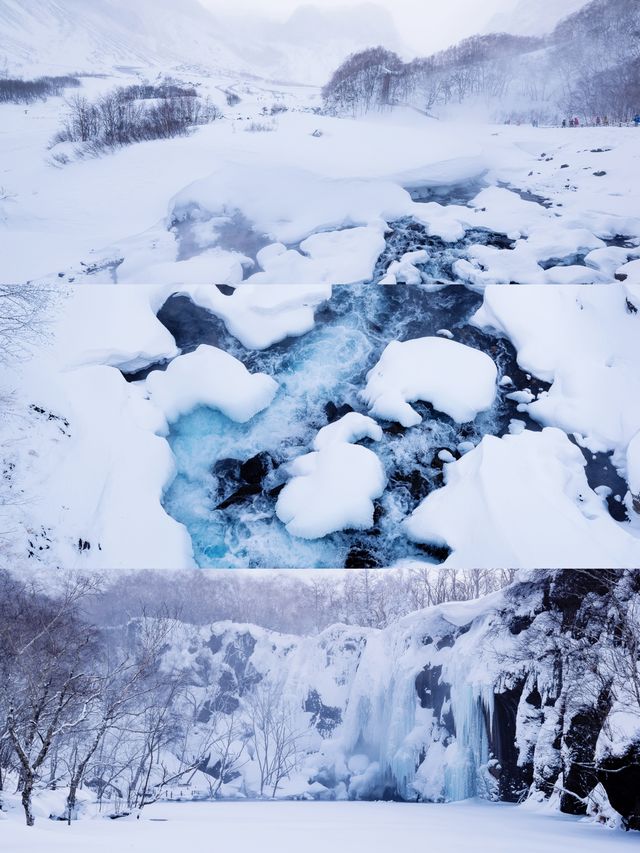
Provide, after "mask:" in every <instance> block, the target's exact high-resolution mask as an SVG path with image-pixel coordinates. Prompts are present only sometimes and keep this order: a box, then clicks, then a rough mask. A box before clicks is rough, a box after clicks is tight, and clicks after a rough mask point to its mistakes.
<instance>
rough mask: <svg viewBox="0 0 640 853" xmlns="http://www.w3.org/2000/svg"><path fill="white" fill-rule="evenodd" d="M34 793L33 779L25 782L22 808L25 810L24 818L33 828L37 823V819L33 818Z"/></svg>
mask: <svg viewBox="0 0 640 853" xmlns="http://www.w3.org/2000/svg"><path fill="white" fill-rule="evenodd" d="M32 792H33V779H32V778H30V777H29V778H27V779H25V782H24V788H23V789H22V807H23V808H24V816H25V818H26V821H27V826H33V825H34V824H35V822H36V819H35V818H34V816H33V809H32V805H31V794H32Z"/></svg>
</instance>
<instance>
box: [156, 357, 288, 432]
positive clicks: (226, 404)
mask: <svg viewBox="0 0 640 853" xmlns="http://www.w3.org/2000/svg"><path fill="white" fill-rule="evenodd" d="M146 386H147V390H148V391H149V393H150V394H151V398H152V401H153V403H154V404H155V405H156V406H157V407H158V408H159V409H161V410H162V412H163V413H164V416H165V417H166V419H167V421H169V423H173V422H174V421H177V420H178V418H179V417H181V415H185V414H187V413H188V412H190V411H192V410H193V409H195V408H197V407H198V406H209V407H211V408H214V409H219V410H220V411H221V412H222V413H223V414H224V415H226V416H227V417H228V418H231V420H234V421H237V422H238V423H246V422H247V421H250V420H251V418H252V417H253V416H254V415H257V414H258V412H261V411H262V410H263V409H266V408H267V406H269V405H270V404H271V402H272V400H273V398H274V397H275V395H276V391H277V390H278V384H277V382H275V380H273V379H272V378H271V377H270V376H267V375H266V374H264V373H256V374H251V373H249V371H248V370H247V368H246V367H245V366H244V364H242V362H240V361H238V359H237V358H234V357H233V356H231V355H229V354H228V353H226V352H223V350H220V349H218V348H217V347H210V346H207V345H202V346H200V347H198V349H197V350H196V351H195V352H192V353H189V354H188V355H181V356H179V357H178V358H176V359H174V361H172V362H171V364H170V365H169V367H168V368H167V369H166V370H165V371H161V370H155V371H154V372H153V373H151V374H150V375H149V376H148V377H147V382H146Z"/></svg>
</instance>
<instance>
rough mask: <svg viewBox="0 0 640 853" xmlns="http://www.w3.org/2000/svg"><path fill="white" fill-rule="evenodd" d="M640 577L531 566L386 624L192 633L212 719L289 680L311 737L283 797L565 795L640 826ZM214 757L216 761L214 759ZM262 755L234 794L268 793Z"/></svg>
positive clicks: (185, 638) (584, 807) (183, 639)
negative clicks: (472, 597) (469, 597)
mask: <svg viewBox="0 0 640 853" xmlns="http://www.w3.org/2000/svg"><path fill="white" fill-rule="evenodd" d="M639 617H640V573H635V572H620V571H616V572H607V571H599V572H598V571H589V572H576V571H572V572H569V571H566V572H565V571H562V572H560V571H558V572H530V573H529V574H527V575H526V576H523V577H522V578H521V580H520V581H519V582H517V583H516V584H514V585H513V586H511V587H509V588H508V589H507V590H505V591H504V592H501V593H497V594H495V595H493V596H490V597H488V598H485V599H482V600H479V601H475V602H466V603H459V604H458V603H456V604H450V605H445V606H441V607H436V608H431V609H429V610H425V611H422V612H419V613H416V614H412V615H411V616H409V617H407V618H405V619H404V620H402V621H400V622H399V623H397V624H396V625H393V626H392V627H391V628H388V629H386V630H384V631H378V630H374V629H365V628H354V627H347V626H343V625H336V626H334V627H332V628H330V629H328V630H327V631H325V632H324V633H322V634H320V635H319V636H317V637H305V638H300V637H292V636H284V635H281V634H275V633H273V632H269V631H266V630H264V629H260V628H256V627H254V626H238V625H234V624H232V623H224V624H218V625H214V626H212V627H211V628H210V629H206V630H203V629H200V628H191V627H189V626H180V628H179V631H178V638H177V639H176V640H175V641H174V643H173V644H172V646H171V648H169V649H168V650H167V652H166V655H165V663H166V665H171V666H176V664H178V665H179V667H180V668H182V670H183V672H184V673H185V675H186V676H187V678H188V679H189V680H190V682H191V684H192V686H193V693H194V695H196V696H197V697H198V700H197V701H198V724H199V725H200V726H201V727H202V726H204V727H206V726H207V725H211V724H212V721H213V720H219V719H220V718H221V717H224V716H225V715H226V716H227V717H228V716H229V715H232V714H233V715H236V717H238V718H239V719H241V720H243V721H244V722H243V724H244V725H245V726H250V725H251V724H252V721H251V705H252V702H253V701H254V700H253V698H252V697H255V695H256V694H258V693H260V691H264V689H265V686H266V685H272V686H276V687H277V695H278V700H279V701H282V702H284V703H286V706H287V708H288V709H289V713H290V714H291V719H295V728H296V731H297V732H298V733H300V735H301V740H300V741H299V743H300V757H299V762H298V769H297V771H296V773H295V774H292V775H291V778H290V779H289V781H288V782H287V783H286V784H284V785H283V787H282V788H281V791H280V794H281V795H282V796H306V797H321V798H325V799H334V798H342V799H345V798H351V799H379V798H383V799H399V800H407V801H416V800H418V801H435V802H441V801H451V800H459V799H465V798H467V797H473V796H478V797H482V798H487V799H491V800H502V801H508V802H519V801H522V800H525V799H527V798H535V799H537V800H543V799H552V800H553V802H554V803H556V804H557V805H558V807H559V808H560V809H561V810H562V811H564V812H566V813H570V814H586V813H599V814H602V815H603V816H611V815H612V814H613V812H612V811H611V807H612V808H613V809H614V810H615V811H617V812H618V813H619V814H620V815H622V817H623V819H624V822H625V824H626V826H628V827H629V828H635V829H638V828H640V793H639V791H640V786H639V785H638V780H639V774H640V769H639V764H638V760H639V754H640V691H639V690H638V685H639V684H640V676H639V669H638V667H639V660H638V654H637V652H638V647H639V645H640V632H639ZM211 763H214V759H213V758H212V760H211ZM253 764H254V761H253V760H250V761H248V762H247V764H246V765H245V766H243V767H242V768H241V773H240V776H239V777H238V778H234V781H233V784H232V785H230V786H222V788H221V794H222V795H223V796H224V795H228V796H231V795H237V794H238V793H241V794H243V795H245V796H252V795H254V794H255V788H254V783H253V781H252V778H253V777H252V773H253V771H252V765H253Z"/></svg>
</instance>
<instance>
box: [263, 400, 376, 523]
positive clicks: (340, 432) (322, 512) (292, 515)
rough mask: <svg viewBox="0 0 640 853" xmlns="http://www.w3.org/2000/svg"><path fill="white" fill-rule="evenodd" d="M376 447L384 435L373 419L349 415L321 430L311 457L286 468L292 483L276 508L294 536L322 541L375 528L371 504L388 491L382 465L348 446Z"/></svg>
mask: <svg viewBox="0 0 640 853" xmlns="http://www.w3.org/2000/svg"><path fill="white" fill-rule="evenodd" d="M364 437H369V438H372V439H373V440H374V441H379V440H380V439H381V438H382V430H381V429H380V427H379V426H378V425H377V424H376V423H375V421H373V420H372V419H371V418H367V417H365V416H364V415H358V414H357V413H355V412H353V413H350V414H348V415H346V416H345V417H344V418H342V419H341V420H340V421H338V422H337V423H334V424H330V425H329V426H328V427H324V429H321V430H320V432H319V433H318V435H317V436H316V439H315V442H314V447H315V448H316V450H315V451H314V452H313V453H307V454H306V455H305V456H300V457H298V458H297V459H296V460H294V462H293V463H292V464H291V466H290V471H291V473H292V474H293V478H292V479H291V480H290V481H289V483H287V485H286V486H285V487H284V489H283V490H282V492H281V493H280V497H279V498H278V503H277V506H276V513H277V515H278V518H279V519H280V520H281V521H282V522H283V523H284V524H286V526H287V530H288V531H289V533H291V535H292V536H299V537H301V538H302V539H321V538H322V537H323V536H327V535H328V534H329V533H335V532H336V531H337V530H346V529H353V528H355V529H357V530H366V529H367V528H368V527H371V525H372V524H373V509H374V508H373V501H374V500H375V499H376V498H379V497H380V495H381V494H382V492H383V491H384V487H385V485H386V477H385V473H384V469H383V467H382V463H381V462H380V460H379V459H378V457H377V456H376V454H375V453H373V451H371V450H368V449H367V448H366V447H360V446H359V445H357V444H350V443H349V442H351V441H358V440H360V439H362V438H364Z"/></svg>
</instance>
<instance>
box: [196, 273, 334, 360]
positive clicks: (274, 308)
mask: <svg viewBox="0 0 640 853" xmlns="http://www.w3.org/2000/svg"><path fill="white" fill-rule="evenodd" d="M184 290H185V291H188V292H189V295H190V297H191V299H192V300H193V301H194V302H195V304H196V305H200V306H202V307H203V308H206V309H207V310H208V311H211V312H212V313H214V314H215V315H216V316H217V317H220V318H221V319H222V320H223V321H224V324H225V326H226V327H227V329H228V330H229V332H230V333H231V334H232V335H233V336H234V337H235V338H237V339H238V340H239V341H240V343H241V344H242V345H243V346H245V347H247V349H267V348H268V347H270V346H273V344H275V343H279V342H280V341H283V340H284V339H285V338H288V337H299V336H300V335H304V334H306V332H310V331H311V329H313V327H314V325H315V310H316V308H317V307H318V306H319V305H321V304H322V303H323V302H326V301H327V300H328V299H330V298H331V292H332V287H331V285H330V284H313V285H303V284H299V285H293V284H242V285H240V286H239V287H237V288H236V290H235V291H234V292H233V294H231V295H230V296H226V295H224V294H222V293H220V291H219V290H218V289H217V288H216V287H210V286H209V285H200V286H198V287H194V288H185V289H184Z"/></svg>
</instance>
